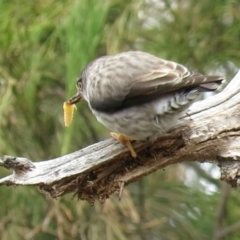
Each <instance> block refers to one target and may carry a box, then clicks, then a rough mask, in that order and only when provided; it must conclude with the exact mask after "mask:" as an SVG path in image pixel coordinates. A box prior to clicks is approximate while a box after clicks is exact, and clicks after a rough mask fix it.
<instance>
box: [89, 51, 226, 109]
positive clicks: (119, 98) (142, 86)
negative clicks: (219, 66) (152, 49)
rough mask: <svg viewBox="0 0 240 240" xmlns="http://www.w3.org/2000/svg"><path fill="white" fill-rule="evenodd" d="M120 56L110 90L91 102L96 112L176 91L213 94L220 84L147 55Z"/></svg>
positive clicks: (145, 101)
mask: <svg viewBox="0 0 240 240" xmlns="http://www.w3.org/2000/svg"><path fill="white" fill-rule="evenodd" d="M129 53H130V55H131V56H130V55H128V54H129ZM119 56H120V57H122V58H121V62H120V63H119V66H120V67H121V68H122V70H121V71H120V70H119V69H118V68H116V70H115V74H116V77H112V78H113V79H112V80H111V82H110V81H108V84H109V85H108V88H109V89H111V91H109V93H108V94H106V95H104V97H103V98H102V99H101V100H99V99H98V101H92V102H91V103H90V104H91V106H92V107H93V108H95V109H97V110H101V111H105V112H114V111H118V110H121V109H123V108H128V107H131V106H136V105H140V104H144V103H147V102H149V101H151V100H154V99H156V98H157V97H159V96H160V95H162V94H166V93H169V92H172V91H176V90H179V89H186V88H194V87H198V86H199V90H200V91H214V90H216V89H217V88H218V86H219V85H220V84H221V83H220V82H221V80H222V78H221V77H216V76H208V77H206V76H203V75H201V74H192V73H191V72H190V71H189V70H188V69H187V68H186V67H184V66H183V65H181V64H178V63H175V62H172V61H167V60H164V59H161V58H157V57H155V56H153V55H151V54H148V53H143V52H128V53H124V54H122V55H119ZM117 61H119V59H117ZM119 76H120V77H119ZM105 84H106V82H105Z"/></svg>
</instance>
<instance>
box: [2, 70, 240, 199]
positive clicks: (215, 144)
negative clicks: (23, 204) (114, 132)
mask: <svg viewBox="0 0 240 240" xmlns="http://www.w3.org/2000/svg"><path fill="white" fill-rule="evenodd" d="M239 119H240V71H239V72H238V74H237V75H236V76H235V77H234V79H233V80H232V81H231V82H230V83H229V85H228V86H227V87H226V88H225V89H224V90H223V91H222V92H221V93H219V94H217V95H215V96H212V97H210V98H208V99H206V100H203V101H201V102H197V103H195V104H193V105H192V106H191V108H190V109H189V110H188V112H187V114H184V115H183V116H182V117H181V119H180V121H179V124H178V125H177V126H176V127H175V129H173V130H172V131H171V132H170V133H169V134H167V135H166V136H163V137H162V138H160V139H158V140H157V141H155V142H146V141H138V142H134V143H133V146H134V148H135V149H136V151H137V152H138V157H137V158H136V159H133V158H132V157H131V156H130V154H129V152H128V150H127V149H126V148H125V147H124V146H122V145H121V144H119V143H117V142H116V141H115V140H113V139H107V140H105V141H102V142H99V143H97V144H93V145H91V146H89V147H86V148H84V149H81V150H79V151H77V152H74V153H71V154H68V155H65V156H62V157H59V158H56V159H52V160H48V161H42V162H31V161H30V160H28V159H26V158H20V157H16V158H15V157H9V156H3V157H2V158H1V159H0V165H1V166H3V167H5V168H10V169H12V170H13V174H12V175H10V176H8V177H5V178H3V179H0V185H35V186H38V187H39V188H40V189H41V190H42V191H43V192H45V193H48V194H50V195H51V196H52V197H58V196H61V195H64V194H67V193H70V192H74V196H75V195H76V196H77V197H78V198H79V199H85V200H87V201H89V202H90V203H94V201H95V200H99V201H100V202H104V201H105V199H106V198H108V197H109V196H110V195H111V194H112V193H115V192H118V193H119V191H120V189H121V188H122V187H123V186H124V185H126V184H128V183H130V182H133V181H136V180H138V179H139V178H142V177H143V176H145V175H148V174H150V173H151V172H154V171H156V170H158V169H162V168H164V167H166V166H168V165H171V164H174V163H180V162H184V161H185V162H187V161H199V162H214V163H216V164H218V165H219V166H220V168H221V174H222V175H221V179H222V180H225V181H226V182H228V183H230V184H231V185H232V186H234V187H236V186H238V185H239V177H240V166H239V164H240V162H239V160H240V144H239V142H240V121H239Z"/></svg>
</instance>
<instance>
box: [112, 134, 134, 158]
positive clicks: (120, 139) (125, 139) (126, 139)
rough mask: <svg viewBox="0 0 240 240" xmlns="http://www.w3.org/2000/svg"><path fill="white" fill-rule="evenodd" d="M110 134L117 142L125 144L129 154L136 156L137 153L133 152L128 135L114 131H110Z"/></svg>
mask: <svg viewBox="0 0 240 240" xmlns="http://www.w3.org/2000/svg"><path fill="white" fill-rule="evenodd" d="M110 135H111V136H112V137H113V138H114V139H116V140H117V141H118V142H120V143H122V144H124V145H126V147H127V148H128V149H129V151H130V152H131V155H132V157H133V158H136V157H137V153H136V152H135V150H134V149H133V146H132V144H131V142H130V141H131V140H132V139H130V138H129V137H127V136H125V135H123V134H120V133H116V132H110Z"/></svg>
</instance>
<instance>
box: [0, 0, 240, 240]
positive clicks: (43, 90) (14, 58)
mask: <svg viewBox="0 0 240 240" xmlns="http://www.w3.org/2000/svg"><path fill="white" fill-rule="evenodd" d="M239 40H240V4H239V1H237V0H216V1H209V0H201V1H194V0H173V1H171V0H102V1H94V0H71V1H70V0H58V1H57V0H34V1H28V0H21V1H18V0H11V1H9V0H0V156H1V155H4V154H7V155H15V156H23V157H27V158H29V159H32V160H34V161H40V160H43V159H45V160H46V159H51V158H53V157H58V156H60V155H63V154H66V153H69V152H72V151H76V150H78V149H80V148H82V147H84V146H87V145H89V144H91V143H94V142H97V141H99V140H101V139H105V138H107V137H108V130H106V129H105V128H104V127H103V126H101V125H100V124H99V123H97V121H96V120H95V118H94V117H93V116H92V114H91V112H90V111H89V109H88V107H87V105H86V103H81V104H80V105H78V111H77V112H75V115H77V116H75V118H74V122H73V124H72V125H71V127H69V128H64V125H63V113H62V104H63V102H64V101H65V100H66V99H67V98H69V97H70V96H71V95H73V94H74V93H75V91H76V90H75V81H76V79H77V76H78V75H79V73H80V72H81V70H82V69H83V68H84V66H86V64H87V63H89V62H90V61H91V60H93V59H94V58H96V57H98V56H102V55H105V54H114V53H118V52H121V51H126V50H143V51H148V52H151V53H153V54H155V55H158V56H160V57H162V58H167V59H169V60H170V59H171V60H173V61H177V62H181V63H182V64H185V65H187V66H188V67H190V68H191V69H193V70H195V71H200V72H203V73H217V74H223V75H226V76H227V78H228V79H231V77H232V76H233V75H234V73H236V70H237V67H238V66H239V64H240V48H239ZM8 174H10V172H9V171H6V170H4V169H0V177H3V176H6V175H8ZM218 179H219V172H218V168H217V167H215V166H212V165H210V164H202V165H200V164H179V165H177V166H171V167H168V168H167V169H166V170H165V171H158V172H156V173H154V174H151V175H150V176H147V177H145V178H144V179H142V180H141V181H139V182H136V183H134V184H132V185H130V186H128V187H127V188H125V189H124V192H123V197H122V200H121V201H120V202H119V201H118V198H117V197H114V196H112V197H111V199H109V200H107V201H106V203H105V204H103V205H101V204H99V203H96V204H95V206H93V207H91V206H89V205H88V204H87V203H86V202H80V201H77V200H76V199H72V196H71V195H68V196H64V197H62V198H59V199H57V200H56V199H50V198H49V197H47V196H44V195H43V194H42V193H40V192H39V191H37V190H36V189H35V188H33V187H18V188H9V187H1V188H0V203H1V207H0V238H1V239H2V240H9V239H36V240H38V239H45V240H52V239H60V240H63V239H73V240H74V239H83V240H88V239H90V240H98V239H106V240H112V239H114V240H115V239H120V240H125V239H133V240H147V239H151V240H152V239H153V240H155V239H163V240H165V239H166V240H178V239H179V240H182V239H194V240H195V239H196V240H198V239H199V240H204V239H215V240H219V239H228V240H237V239H240V231H239V229H240V222H239V219H240V208H239V202H240V200H239V198H240V194H239V190H234V191H231V190H230V189H229V187H228V186H226V185H225V184H224V183H221V182H220V180H218Z"/></svg>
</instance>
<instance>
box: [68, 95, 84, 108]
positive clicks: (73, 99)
mask: <svg viewBox="0 0 240 240" xmlns="http://www.w3.org/2000/svg"><path fill="white" fill-rule="evenodd" d="M82 98H83V97H82V94H81V93H80V92H78V93H77V94H75V95H74V96H73V97H71V98H70V99H69V100H68V101H66V103H67V104H70V105H72V104H75V103H78V102H79V101H81V99H82Z"/></svg>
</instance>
